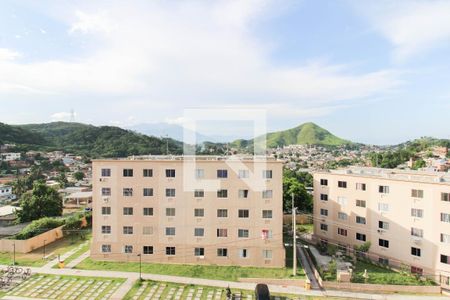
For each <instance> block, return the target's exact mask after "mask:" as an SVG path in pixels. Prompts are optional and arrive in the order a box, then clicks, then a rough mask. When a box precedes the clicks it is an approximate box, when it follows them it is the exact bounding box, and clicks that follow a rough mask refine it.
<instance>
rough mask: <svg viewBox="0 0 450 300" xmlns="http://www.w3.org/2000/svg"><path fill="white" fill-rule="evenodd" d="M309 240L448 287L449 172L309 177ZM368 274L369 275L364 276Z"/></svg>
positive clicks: (361, 171) (370, 171)
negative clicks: (363, 248)
mask: <svg viewBox="0 0 450 300" xmlns="http://www.w3.org/2000/svg"><path fill="white" fill-rule="evenodd" d="M314 236H315V238H316V239H317V240H318V241H321V242H323V243H335V244H338V245H340V246H341V248H343V249H353V246H354V245H360V244H362V243H364V242H366V241H370V242H371V247H370V250H369V252H370V253H369V257H370V258H371V259H373V260H376V261H378V262H380V263H383V264H389V265H391V266H394V267H398V268H408V269H410V270H411V272H413V273H418V274H422V275H425V276H431V277H434V279H435V280H439V281H440V282H441V283H442V285H443V286H444V287H447V288H448V287H449V277H450V174H449V173H439V172H433V173H430V172H418V171H402V170H391V169H378V168H357V167H354V168H349V169H345V170H334V171H330V172H316V173H315V174H314ZM369 276H370V275H369Z"/></svg>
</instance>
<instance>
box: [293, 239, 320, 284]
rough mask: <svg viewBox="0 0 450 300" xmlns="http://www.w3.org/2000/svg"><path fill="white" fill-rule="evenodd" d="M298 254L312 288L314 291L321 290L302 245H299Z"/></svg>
mask: <svg viewBox="0 0 450 300" xmlns="http://www.w3.org/2000/svg"><path fill="white" fill-rule="evenodd" d="M296 249H297V254H298V256H299V259H300V262H301V264H302V267H303V270H305V274H306V276H307V277H308V279H309V281H310V282H311V288H312V289H314V290H320V285H319V282H317V279H316V276H314V272H313V270H312V267H311V265H310V264H309V262H308V259H307V258H306V254H305V249H304V248H303V245H302V244H297V248H296Z"/></svg>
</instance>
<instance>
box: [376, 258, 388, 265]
mask: <svg viewBox="0 0 450 300" xmlns="http://www.w3.org/2000/svg"><path fill="white" fill-rule="evenodd" d="M378 262H379V263H380V264H382V265H385V266H387V265H389V259H387V258H383V257H379V258H378Z"/></svg>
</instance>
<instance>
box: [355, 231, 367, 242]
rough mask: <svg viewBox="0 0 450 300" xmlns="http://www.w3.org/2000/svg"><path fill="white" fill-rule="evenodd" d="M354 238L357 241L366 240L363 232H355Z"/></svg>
mask: <svg viewBox="0 0 450 300" xmlns="http://www.w3.org/2000/svg"><path fill="white" fill-rule="evenodd" d="M356 239H357V240H358V241H363V242H365V241H366V235H365V234H363V233H358V232H357V233H356Z"/></svg>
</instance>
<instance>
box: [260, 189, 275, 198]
mask: <svg viewBox="0 0 450 300" xmlns="http://www.w3.org/2000/svg"><path fill="white" fill-rule="evenodd" d="M272 195H273V191H272V190H265V191H262V198H263V199H269V198H272Z"/></svg>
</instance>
